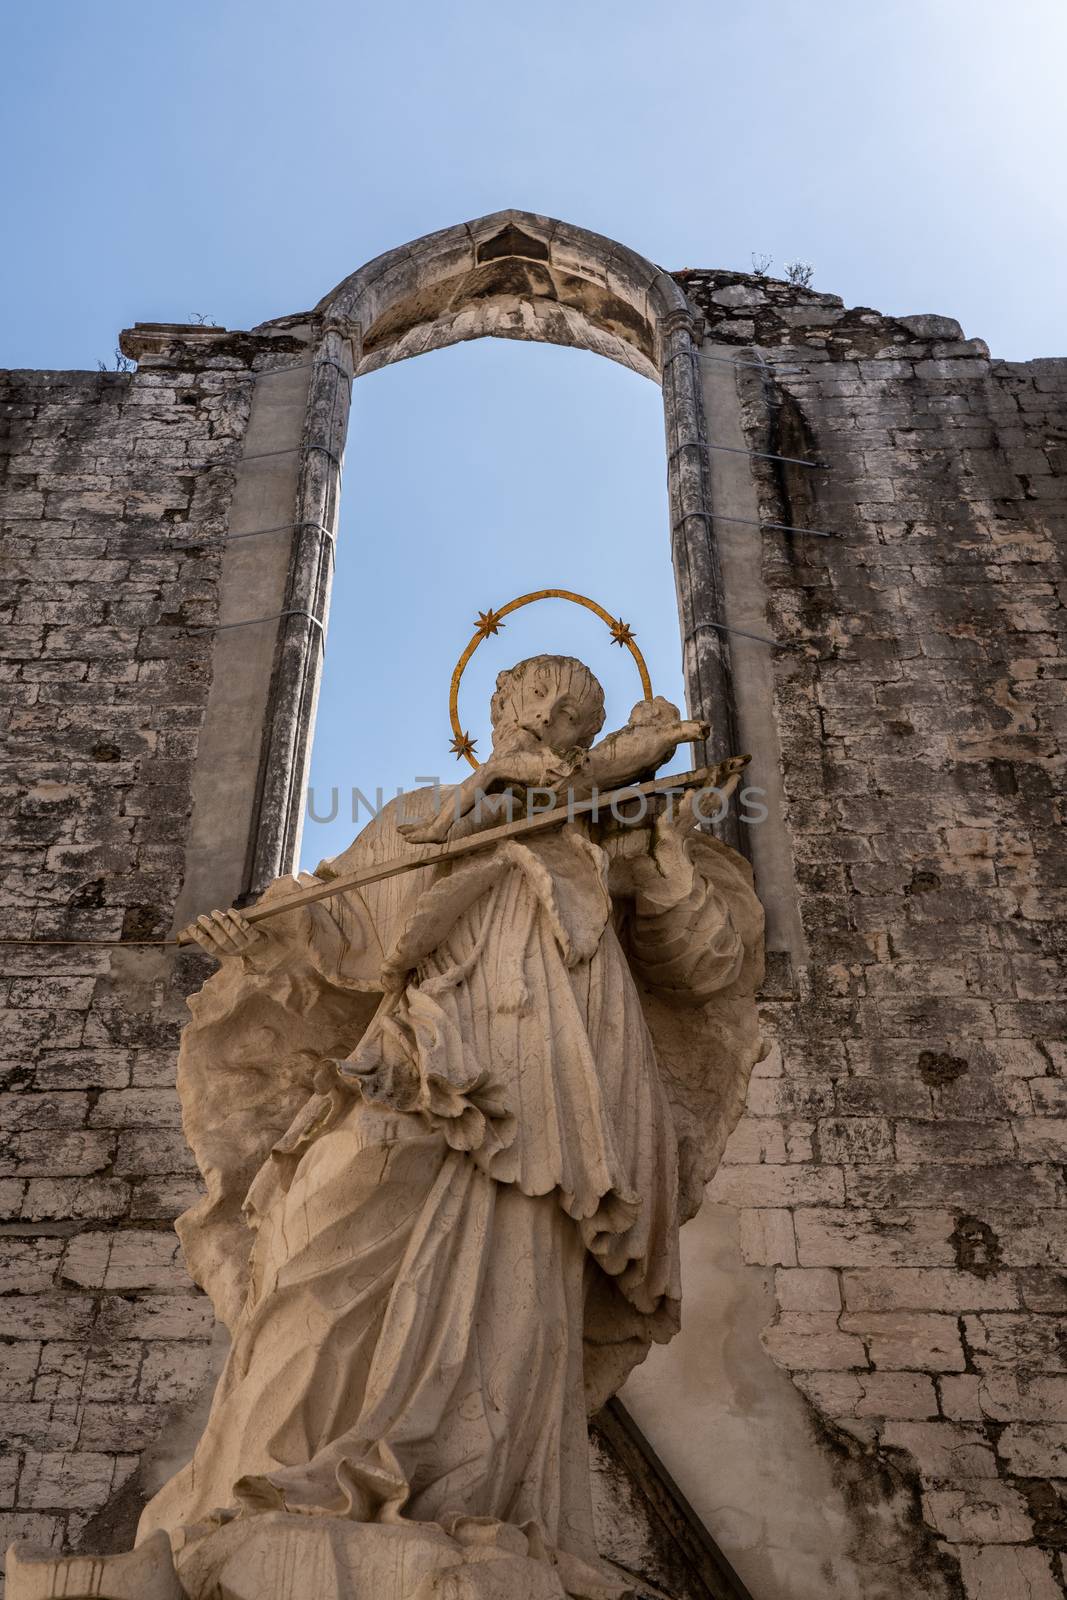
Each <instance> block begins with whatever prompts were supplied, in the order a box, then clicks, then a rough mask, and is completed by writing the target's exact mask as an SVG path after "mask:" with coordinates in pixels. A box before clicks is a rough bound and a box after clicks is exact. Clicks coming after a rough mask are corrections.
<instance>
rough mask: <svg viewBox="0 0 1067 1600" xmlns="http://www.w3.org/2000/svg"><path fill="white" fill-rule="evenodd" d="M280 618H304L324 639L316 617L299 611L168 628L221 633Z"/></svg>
mask: <svg viewBox="0 0 1067 1600" xmlns="http://www.w3.org/2000/svg"><path fill="white" fill-rule="evenodd" d="M281 617H306V618H307V620H308V621H309V622H311V623H313V624H314V625H315V627H316V628H318V630H319V632H320V633H321V634H322V635H323V637H325V632H326V630H325V629H324V628H323V626H322V623H321V622H320V621H319V619H318V617H315V616H312V614H311V612H310V611H302V610H299V609H292V610H289V611H273V612H271V614H270V616H269V617H245V618H244V619H243V620H242V621H241V622H174V623H171V624H170V626H171V627H174V628H184V629H185V630H186V632H188V633H221V632H222V631H223V629H224V628H255V627H258V625H259V624H260V623H261V622H277V621H278V620H279V618H281Z"/></svg>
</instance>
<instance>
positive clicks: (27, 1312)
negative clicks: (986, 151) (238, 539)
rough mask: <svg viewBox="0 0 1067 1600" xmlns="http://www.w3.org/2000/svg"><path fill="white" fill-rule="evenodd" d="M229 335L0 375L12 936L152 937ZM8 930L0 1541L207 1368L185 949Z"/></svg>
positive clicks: (196, 715) (165, 887)
mask: <svg viewBox="0 0 1067 1600" xmlns="http://www.w3.org/2000/svg"><path fill="white" fill-rule="evenodd" d="M250 388H251V383H250V374H249V369H248V365H247V363H246V361H245V360H243V359H240V358H238V357H233V356H231V357H229V358H225V357H224V358H219V359H216V360H214V361H208V362H206V363H193V364H189V363H185V364H184V365H183V364H182V363H181V362H180V361H179V362H178V364H177V365H175V366H173V367H171V368H170V369H168V370H165V371H151V370H143V371H140V372H137V373H136V374H134V375H130V374H120V373H107V374H99V375H95V374H89V373H79V372H75V373H66V372H50V373H28V372H14V373H5V374H2V375H0V406H2V413H0V415H2V419H3V430H4V444H3V449H4V455H3V473H4V475H3V479H2V481H0V490H2V497H0V507H2V511H0V516H2V522H0V527H2V534H3V551H4V576H5V579H6V580H7V582H6V599H5V602H4V615H3V620H4V628H3V630H2V632H3V645H2V667H0V671H2V677H3V684H2V693H3V701H4V721H5V730H4V741H3V788H2V793H3V812H4V819H5V827H4V834H5V839H6V842H5V844H4V847H3V853H4V875H3V900H2V913H0V935H2V936H3V937H4V938H6V939H17V938H33V939H37V940H47V939H59V938H85V939H103V940H116V939H127V940H130V939H151V938H153V937H155V938H159V937H162V936H163V935H164V934H165V933H166V932H167V931H168V928H169V923H170V917H171V909H172V907H173V903H174V899H175V896H176V893H177V891H178V888H179V886H180V882H181V876H182V865H183V856H182V845H183V839H184V834H185V829H186V824H187V819H188V813H189V781H190V773H191V769H192V764H193V762H194V761H195V759H196V750H197V734H198V729H199V726H200V720H201V716H202V711H203V706H204V702H205V698H206V695H207V690H208V686H209V679H210V653H211V643H212V634H211V632H210V631H205V632H192V631H189V630H188V628H187V627H186V626H185V625H189V624H205V623H206V624H210V622H211V620H212V618H213V616H214V606H215V588H216V579H217V571H218V550H219V546H220V542H221V536H222V534H223V532H224V529H225V521H226V511H227V507H228V504H229V497H230V490H231V485H232V481H233V470H232V468H233V463H234V460H235V458H236V456H237V454H238V453H239V450H240V445H241V438H242V434H243V430H244V426H245V420H246V417H247V412H248V406H249V395H250ZM173 954H174V953H173V952H170V953H165V952H163V951H161V950H158V949H152V948H151V947H147V946H146V947H133V948H127V949H123V950H121V951H109V950H108V949H106V948H94V947H92V946H83V947H79V946H77V945H57V946H54V947H48V946H40V945H37V946H34V947H26V946H19V945H12V944H8V945H5V946H2V947H0V971H2V973H3V978H2V980H0V983H2V990H3V1004H4V1006H5V1007H6V1008H7V1009H6V1010H5V1013H4V1017H3V1037H4V1045H3V1070H4V1079H5V1082H4V1093H3V1096H2V1099H0V1117H2V1133H0V1140H2V1143H0V1159H2V1163H3V1165H2V1167H0V1172H2V1173H3V1174H4V1176H3V1177H2V1178H0V1195H2V1200H3V1206H4V1217H5V1221H4V1222H3V1225H2V1231H3V1234H4V1238H3V1241H2V1246H0V1253H2V1258H3V1266H2V1272H3V1283H2V1290H3V1297H2V1298H0V1340H2V1341H3V1342H2V1344H0V1438H2V1439H3V1441H4V1448H3V1452H2V1454H3V1456H4V1466H3V1479H2V1500H0V1506H3V1507H4V1508H7V1510H6V1511H5V1513H4V1514H3V1515H2V1516H0V1549H6V1546H7V1544H8V1542H9V1540H10V1539H12V1538H16V1537H26V1538H32V1539H34V1540H37V1541H39V1542H42V1543H46V1544H47V1543H51V1542H59V1541H67V1542H74V1541H76V1540H77V1538H78V1536H79V1534H80V1532H81V1531H82V1529H83V1528H84V1526H85V1523H86V1521H87V1519H88V1518H90V1517H92V1516H93V1514H94V1513H95V1512H97V1511H98V1510H99V1509H100V1507H101V1506H103V1505H104V1504H105V1503H106V1502H107V1501H108V1499H109V1498H110V1497H111V1496H112V1495H113V1494H114V1492H115V1490H116V1489H117V1487H118V1486H119V1485H120V1484H121V1483H122V1482H123V1480H124V1478H125V1477H126V1476H127V1475H128V1474H130V1473H131V1471H132V1470H133V1469H134V1467H135V1466H136V1463H137V1460H138V1452H139V1451H140V1449H141V1447H142V1446H143V1445H144V1444H145V1443H146V1442H147V1441H148V1440H149V1439H150V1438H152V1437H153V1436H154V1435H155V1433H156V1432H157V1431H158V1429H159V1427H160V1425H161V1421H162V1419H163V1418H164V1417H165V1415H166V1413H167V1408H168V1407H169V1406H170V1405H171V1404H172V1403H173V1402H175V1401H176V1400H182V1399H184V1398H186V1397H187V1396H188V1394H189V1393H190V1392H191V1390H193V1389H195V1388H196V1387H197V1386H198V1385H199V1383H200V1382H202V1374H203V1370H204V1365H205V1361H204V1349H203V1344H202V1341H204V1340H206V1339H207V1338H208V1336H209V1334H210V1331H211V1314H210V1307H209V1306H208V1303H207V1301H206V1300H205V1299H204V1298H203V1297H201V1296H200V1295H199V1294H197V1293H196V1292H195V1291H193V1289H192V1286H191V1285H190V1283H189V1280H188V1277H187V1275H186V1273H185V1271H184V1268H183V1266H182V1264H181V1262H180V1260H179V1259H178V1255H177V1241H176V1239H175V1236H174V1234H173V1231H172V1226H171V1224H172V1219H173V1217H174V1216H175V1215H176V1213H177V1212H178V1211H180V1210H181V1209H182V1208H183V1207H184V1206H185V1205H187V1204H188V1203H189V1201H190V1199H191V1196H192V1193H193V1184H194V1173H193V1171H192V1162H191V1158H190V1156H189V1154H188V1152H187V1150H186V1148H185V1144H184V1141H183V1139H182V1135H181V1130H180V1127H179V1125H178V1124H179V1119H178V1107H177V1102H176V1097H175V1095H174V1092H173V1082H174V1054H175V1043H176V1039H177V1034H178V1030H179V1028H180V1025H181V1019H182V1015H183V1012H184V1005H183V998H184V994H185V992H186V990H187V989H188V988H190V987H193V986H195V984H196V983H198V982H199V981H200V980H199V976H198V974H197V972H196V971H195V958H190V959H186V958H183V959H182V960H180V961H175V960H174V959H173Z"/></svg>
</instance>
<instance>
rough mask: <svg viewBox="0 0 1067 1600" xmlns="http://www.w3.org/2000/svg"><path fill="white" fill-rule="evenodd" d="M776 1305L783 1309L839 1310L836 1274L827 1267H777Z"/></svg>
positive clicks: (839, 1300) (839, 1294)
mask: <svg viewBox="0 0 1067 1600" xmlns="http://www.w3.org/2000/svg"><path fill="white" fill-rule="evenodd" d="M774 1282H775V1289H776V1291H777V1297H778V1304H779V1306H780V1307H781V1309H782V1310H783V1311H832V1312H834V1313H835V1315H836V1313H837V1312H839V1311H840V1309H841V1287H840V1284H839V1282H838V1275H837V1273H836V1272H833V1271H831V1270H830V1269H829V1268H827V1267H779V1269H778V1271H777V1272H776V1273H775V1275H774Z"/></svg>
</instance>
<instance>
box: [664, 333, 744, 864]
mask: <svg viewBox="0 0 1067 1600" xmlns="http://www.w3.org/2000/svg"><path fill="white" fill-rule="evenodd" d="M659 350H660V372H661V381H662V384H663V415H664V421H665V425H666V431H667V487H668V494H669V500H670V517H671V555H672V559H673V562H674V576H675V584H676V587H677V591H678V612H679V618H680V622H681V631H682V665H683V670H684V672H685V685H686V697H687V699H688V703H689V712H690V715H691V716H694V717H703V718H706V719H707V721H709V722H710V723H711V736H710V738H709V739H708V741H707V745H706V751H707V759H708V760H709V761H721V760H722V759H723V758H724V757H725V756H728V755H734V754H736V753H737V749H738V746H737V734H736V729H735V726H734V710H733V688H732V684H731V676H730V644H729V638H728V636H727V634H726V633H725V632H724V630H723V627H722V624H723V622H724V620H725V618H724V615H723V585H722V573H721V571H720V569H719V555H718V550H717V548H716V544H715V530H714V525H713V523H712V520H711V500H710V493H709V468H708V445H707V436H706V433H705V428H704V406H703V401H702V398H701V387H700V368H699V356H698V350H697V344H696V339H695V337H694V328H693V318H692V314H691V313H690V312H689V311H688V310H685V309H682V308H679V309H678V310H675V311H670V312H668V313H667V315H666V316H664V317H662V318H661V319H660V323H659ZM723 827H724V832H723V837H725V838H726V839H727V842H728V843H730V844H736V839H735V837H734V835H735V833H736V819H735V818H734V816H733V814H732V813H731V815H730V816H729V817H728V818H727V819H726V821H725V823H724V825H723Z"/></svg>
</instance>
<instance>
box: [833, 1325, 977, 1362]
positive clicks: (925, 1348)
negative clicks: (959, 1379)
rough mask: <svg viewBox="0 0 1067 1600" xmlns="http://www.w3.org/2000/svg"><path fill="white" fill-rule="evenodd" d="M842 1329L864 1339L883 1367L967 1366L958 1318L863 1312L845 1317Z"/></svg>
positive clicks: (874, 1358) (872, 1359) (872, 1357)
mask: <svg viewBox="0 0 1067 1600" xmlns="http://www.w3.org/2000/svg"><path fill="white" fill-rule="evenodd" d="M841 1327H842V1329H843V1330H844V1331H846V1332H849V1333H855V1334H857V1335H861V1336H862V1338H863V1339H864V1341H865V1342H866V1344H867V1347H868V1349H869V1351H870V1357H871V1361H872V1363H873V1364H874V1366H876V1367H879V1368H883V1369H885V1368H888V1369H897V1368H899V1369H904V1370H907V1369H915V1368H918V1369H920V1370H926V1371H929V1372H962V1371H963V1370H964V1368H965V1366H966V1364H967V1363H966V1359H965V1357H964V1353H963V1346H962V1345H961V1343H960V1335H959V1326H958V1323H957V1321H956V1319H955V1318H954V1317H942V1316H936V1315H934V1314H932V1313H929V1312H923V1311H863V1312H855V1313H846V1314H845V1315H843V1316H842V1318H841Z"/></svg>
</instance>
